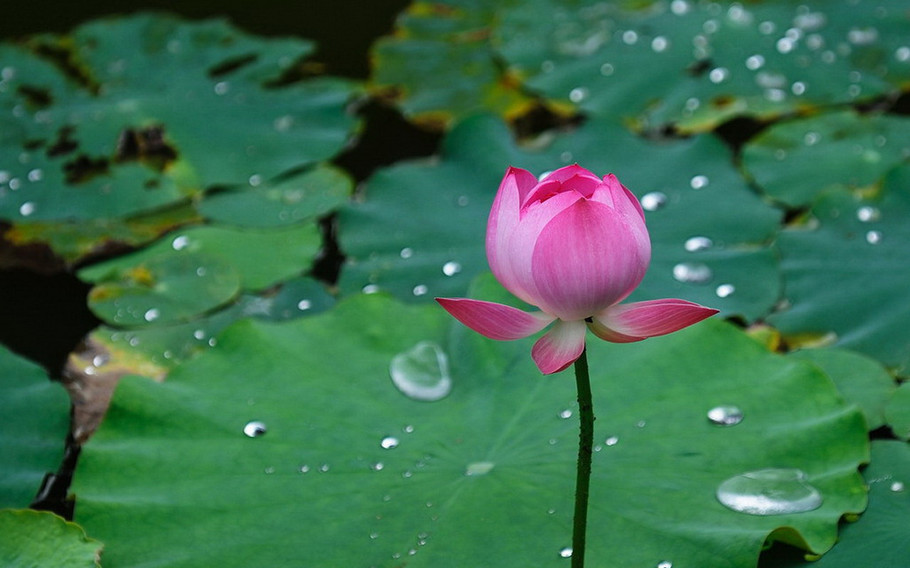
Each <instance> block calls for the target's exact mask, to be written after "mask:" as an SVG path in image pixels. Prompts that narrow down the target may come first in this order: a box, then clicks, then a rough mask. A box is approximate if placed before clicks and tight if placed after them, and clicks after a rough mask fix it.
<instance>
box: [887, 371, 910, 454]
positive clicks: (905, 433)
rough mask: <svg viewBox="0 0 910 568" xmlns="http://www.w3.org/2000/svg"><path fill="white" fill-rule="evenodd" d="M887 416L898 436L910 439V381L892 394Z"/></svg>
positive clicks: (889, 423)
mask: <svg viewBox="0 0 910 568" xmlns="http://www.w3.org/2000/svg"><path fill="white" fill-rule="evenodd" d="M885 418H886V419H887V420H888V425H889V426H891V429H892V430H893V431H894V434H895V435H896V436H898V437H899V438H901V439H902V440H910V383H904V384H902V385H901V386H900V388H898V389H897V391H895V392H894V394H893V395H892V396H891V400H890V401H889V402H888V406H887V407H886V408H885Z"/></svg>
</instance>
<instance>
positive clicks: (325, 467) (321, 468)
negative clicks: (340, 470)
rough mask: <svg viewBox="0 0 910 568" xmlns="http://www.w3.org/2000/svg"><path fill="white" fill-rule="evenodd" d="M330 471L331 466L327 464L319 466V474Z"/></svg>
mask: <svg viewBox="0 0 910 568" xmlns="http://www.w3.org/2000/svg"><path fill="white" fill-rule="evenodd" d="M330 469H332V468H331V466H330V465H329V464H327V463H324V464H322V465H321V466H319V473H326V472H327V471H329V470H330Z"/></svg>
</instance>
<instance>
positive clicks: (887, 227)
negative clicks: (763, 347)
mask: <svg viewBox="0 0 910 568" xmlns="http://www.w3.org/2000/svg"><path fill="white" fill-rule="evenodd" d="M907 187H910V167H901V168H899V169H897V170H895V171H894V172H892V174H890V175H889V176H887V177H886V178H885V180H884V182H883V185H882V188H881V190H880V191H879V192H878V193H876V194H875V195H873V196H871V197H869V198H867V199H861V198H857V197H854V196H853V195H851V194H849V193H846V192H844V191H830V192H828V193H825V194H824V195H822V196H821V197H820V198H819V200H818V201H817V202H816V203H815V205H814V206H813V207H812V210H811V215H812V217H813V219H814V221H812V222H810V223H809V224H808V226H807V227H803V228H795V229H791V230H787V231H784V232H783V233H782V234H781V235H780V238H779V240H778V242H779V247H780V250H781V254H782V257H783V260H782V266H781V267H782V270H783V276H784V292H785V296H786V299H787V303H786V306H785V308H784V309H783V310H782V311H781V312H779V313H776V314H772V315H771V317H770V318H769V321H770V322H771V323H773V324H774V325H776V326H777V327H778V328H779V329H780V330H781V331H782V332H783V333H784V336H785V337H787V338H788V339H789V341H790V342H791V343H796V344H799V343H803V342H810V343H811V342H818V341H822V342H827V343H832V342H833V343H836V344H837V345H840V346H843V347H848V348H850V349H854V350H856V351H860V352H862V353H865V354H866V355H869V356H871V357H873V358H875V359H878V360H879V361H881V362H882V363H884V364H885V366H887V367H890V368H892V369H894V370H895V371H896V372H897V373H898V374H903V373H905V372H906V370H907V368H908V365H910V333H908V331H907V325H906V322H907V319H908V318H910V296H908V295H907V286H906V283H907V281H908V280H910V265H908V263H907V242H908V238H910V237H908V230H910V229H908V225H907V222H906V220H907V218H908V216H910V192H908V191H907Z"/></svg>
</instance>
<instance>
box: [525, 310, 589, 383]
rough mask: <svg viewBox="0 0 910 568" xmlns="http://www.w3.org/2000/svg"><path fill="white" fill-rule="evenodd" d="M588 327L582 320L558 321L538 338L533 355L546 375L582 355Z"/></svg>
mask: <svg viewBox="0 0 910 568" xmlns="http://www.w3.org/2000/svg"><path fill="white" fill-rule="evenodd" d="M586 330H587V328H586V327H585V324H584V322H581V321H558V322H556V325H555V326H553V329H552V330H550V331H549V332H548V333H547V334H546V335H544V336H543V337H541V338H540V339H538V340H537V342H536V343H535V344H534V347H533V348H532V349H531V357H532V358H533V359H534V362H535V363H536V364H537V368H538V369H540V372H541V373H543V374H544V375H552V374H553V373H558V372H559V371H562V370H563V369H565V368H566V367H568V366H569V365H571V364H572V363H574V362H575V360H576V359H578V358H579V357H580V356H581V352H582V351H584V348H585V333H586Z"/></svg>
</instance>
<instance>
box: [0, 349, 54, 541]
mask: <svg viewBox="0 0 910 568" xmlns="http://www.w3.org/2000/svg"><path fill="white" fill-rule="evenodd" d="M69 408H70V401H69V396H67V394H66V390H64V388H63V387H62V386H61V385H60V383H53V382H51V381H50V380H48V378H47V373H45V372H44V370H43V369H42V368H41V367H39V366H38V365H36V364H34V363H32V362H30V361H26V360H25V359H22V358H21V357H19V356H17V355H15V354H14V353H12V352H11V351H9V350H8V349H7V348H6V347H4V346H2V345H0V413H2V415H3V418H4V420H3V428H2V430H0V433H2V435H0V455H2V456H3V459H0V507H25V506H27V505H28V504H29V503H31V502H32V500H33V499H34V497H35V495H36V494H37V493H38V489H39V488H40V486H41V480H42V479H43V478H44V476H45V474H46V473H48V472H51V471H56V470H57V468H58V467H59V466H60V461H61V460H62V459H63V448H64V445H65V442H66V434H67V432H69ZM0 534H3V533H2V531H0Z"/></svg>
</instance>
